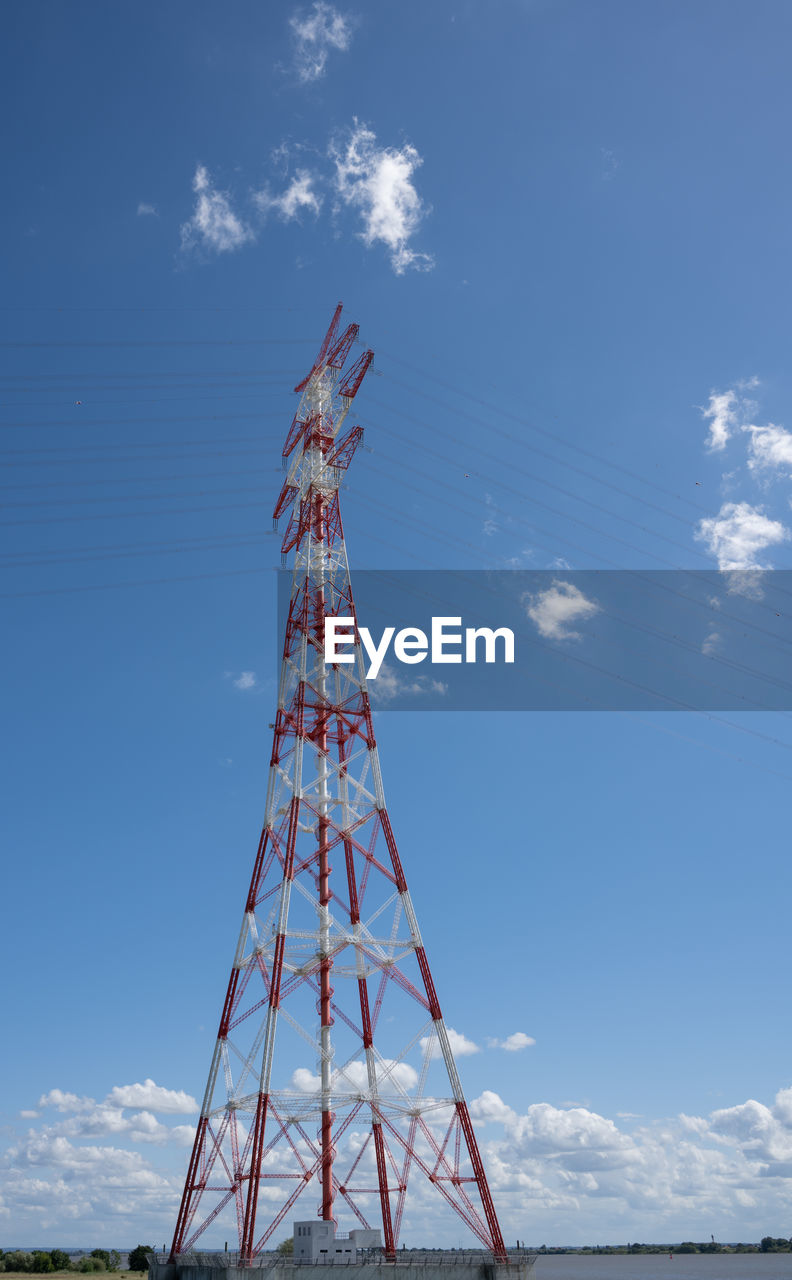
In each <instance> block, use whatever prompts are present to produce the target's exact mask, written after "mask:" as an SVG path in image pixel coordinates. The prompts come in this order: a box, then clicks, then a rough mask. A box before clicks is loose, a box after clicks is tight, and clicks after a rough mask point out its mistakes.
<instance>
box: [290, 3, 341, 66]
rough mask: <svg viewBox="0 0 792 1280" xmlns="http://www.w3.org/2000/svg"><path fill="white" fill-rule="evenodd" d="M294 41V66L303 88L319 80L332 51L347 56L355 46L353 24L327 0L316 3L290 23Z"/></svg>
mask: <svg viewBox="0 0 792 1280" xmlns="http://www.w3.org/2000/svg"><path fill="white" fill-rule="evenodd" d="M289 26H290V27H291V31H292V36H293V38H294V65H295V70H296V71H297V78H298V80H299V81H300V83H301V84H310V83H311V82H312V81H313V80H319V79H320V78H321V77H322V76H323V75H324V74H325V71H326V69H327V59H328V57H329V55H330V53H331V52H332V51H333V50H336V52H338V53H346V51H347V49H348V48H349V46H350V44H351V42H352V20H351V18H350V17H349V15H348V14H342V13H339V11H338V9H336V8H334V7H333V5H331V4H326V3H325V2H324V0H316V3H315V4H314V6H313V8H312V9H311V10H310V11H309V12H308V13H307V14H303V13H302V12H298V13H295V14H294V15H293V17H291V18H290V19H289Z"/></svg>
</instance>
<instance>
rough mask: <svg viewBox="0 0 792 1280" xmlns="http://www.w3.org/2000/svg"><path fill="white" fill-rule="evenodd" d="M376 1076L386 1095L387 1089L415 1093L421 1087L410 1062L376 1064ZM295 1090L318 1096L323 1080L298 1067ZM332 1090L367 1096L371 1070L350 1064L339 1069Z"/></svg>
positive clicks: (334, 1073) (363, 1063) (293, 1083)
mask: <svg viewBox="0 0 792 1280" xmlns="http://www.w3.org/2000/svg"><path fill="white" fill-rule="evenodd" d="M377 1076H378V1079H379V1083H380V1087H381V1088H382V1089H384V1090H385V1091H386V1092H387V1091H388V1085H389V1084H391V1085H392V1086H393V1088H394V1089H395V1088H401V1089H406V1090H410V1089H414V1088H415V1086H416V1084H417V1083H418V1073H417V1071H416V1070H415V1068H414V1067H411V1066H410V1064H409V1063H408V1062H397V1061H396V1060H395V1059H393V1058H384V1059H380V1060H378V1062H377ZM291 1082H292V1087H293V1088H294V1089H297V1090H298V1091H299V1092H300V1093H317V1092H318V1090H319V1089H320V1088H321V1084H322V1081H321V1078H320V1077H319V1076H318V1075H314V1074H313V1072H311V1071H309V1070H308V1068H307V1067H298V1068H297V1070H296V1071H294V1072H293V1074H292V1078H291ZM331 1088H333V1089H334V1090H335V1091H336V1092H337V1093H353V1094H354V1093H366V1092H367V1091H368V1068H367V1067H366V1064H365V1062H359V1061H353V1062H348V1063H347V1064H346V1065H345V1066H344V1067H339V1068H337V1069H336V1070H335V1071H334V1072H333V1074H332V1076H331Z"/></svg>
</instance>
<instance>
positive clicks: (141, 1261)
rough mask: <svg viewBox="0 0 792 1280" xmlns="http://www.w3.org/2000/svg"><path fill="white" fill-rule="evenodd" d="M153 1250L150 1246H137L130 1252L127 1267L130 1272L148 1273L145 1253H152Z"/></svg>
mask: <svg viewBox="0 0 792 1280" xmlns="http://www.w3.org/2000/svg"><path fill="white" fill-rule="evenodd" d="M153 1252H154V1250H153V1248H152V1246H151V1245H150V1244H139V1245H137V1247H136V1248H134V1249H133V1250H132V1252H131V1253H130V1255H129V1262H128V1263H127V1266H128V1267H129V1270H130V1271H148V1260H147V1258H146V1254H147V1253H153Z"/></svg>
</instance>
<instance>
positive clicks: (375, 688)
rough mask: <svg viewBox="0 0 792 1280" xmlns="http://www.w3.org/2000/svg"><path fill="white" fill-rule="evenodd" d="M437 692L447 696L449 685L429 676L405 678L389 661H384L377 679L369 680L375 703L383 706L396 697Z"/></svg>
mask: <svg viewBox="0 0 792 1280" xmlns="http://www.w3.org/2000/svg"><path fill="white" fill-rule="evenodd" d="M428 693H436V694H439V695H440V696H441V697H445V695H446V694H447V693H448V685H447V684H445V683H444V682H443V681H442V680H431V679H430V678H429V677H428V676H414V677H410V678H405V677H404V676H403V675H400V674H399V673H398V672H397V671H394V669H393V667H391V666H389V665H388V663H387V662H383V664H382V666H381V667H380V669H379V675H378V676H377V678H376V680H371V681H370V682H369V694H370V695H371V700H372V702H374V703H380V704H382V705H383V706H385V705H387V703H389V702H392V701H393V699H394V698H399V697H407V696H408V695H414V694H421V695H423V694H428Z"/></svg>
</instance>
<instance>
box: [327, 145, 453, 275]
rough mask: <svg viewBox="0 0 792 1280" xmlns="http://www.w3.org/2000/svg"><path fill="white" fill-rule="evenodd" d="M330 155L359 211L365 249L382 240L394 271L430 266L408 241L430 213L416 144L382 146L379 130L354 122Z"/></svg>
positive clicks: (344, 198) (343, 196)
mask: <svg viewBox="0 0 792 1280" xmlns="http://www.w3.org/2000/svg"><path fill="white" fill-rule="evenodd" d="M330 155H331V158H332V160H333V161H334V163H335V189H336V192H337V194H338V197H339V200H340V201H341V203H342V204H345V205H348V206H350V207H351V208H353V209H355V210H357V212H358V213H359V214H360V217H361V219H362V222H363V230H362V232H361V233H360V237H361V239H362V240H363V243H364V244H365V245H366V247H367V248H371V247H372V246H373V245H375V244H378V243H381V244H384V245H385V247H386V248H387V250H388V253H389V255H390V262H391V266H392V267H393V270H394V271H395V273H396V275H403V273H404V272H405V271H406V270H408V268H409V269H412V270H414V271H429V270H431V268H432V267H433V266H434V261H433V259H432V258H431V257H430V256H429V255H428V254H426V253H419V252H417V251H416V250H415V249H412V248H411V247H410V243H409V242H410V240H411V239H412V237H413V236H414V235H415V233H416V231H417V230H418V227H419V226H420V224H421V222H422V220H423V218H424V217H425V215H426V212H427V210H426V208H425V206H424V204H423V202H422V200H421V198H420V196H419V195H418V192H417V191H416V189H415V186H414V183H413V174H414V173H415V171H416V169H418V168H419V166H420V165H421V164H422V163H423V161H422V159H421V157H420V155H419V154H418V152H417V151H416V149H415V147H413V146H411V145H410V144H409V143H405V145H404V146H403V147H401V148H396V147H380V146H378V144H377V138H376V134H374V133H373V132H372V130H371V129H369V128H367V126H366V125H364V124H361V123H359V121H357V120H355V122H354V125H353V128H352V130H351V132H350V133H349V134H348V135H347V137H346V139H345V141H344V142H343V143H342V142H340V141H336V142H334V143H333V144H332V145H331V148H330Z"/></svg>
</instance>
